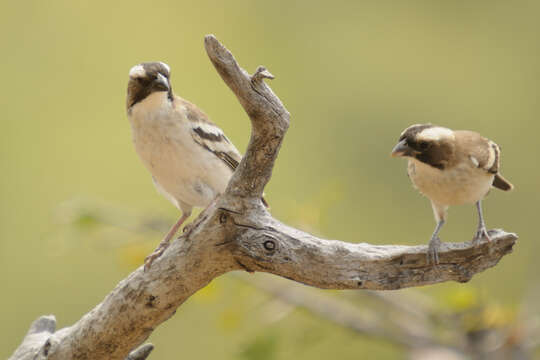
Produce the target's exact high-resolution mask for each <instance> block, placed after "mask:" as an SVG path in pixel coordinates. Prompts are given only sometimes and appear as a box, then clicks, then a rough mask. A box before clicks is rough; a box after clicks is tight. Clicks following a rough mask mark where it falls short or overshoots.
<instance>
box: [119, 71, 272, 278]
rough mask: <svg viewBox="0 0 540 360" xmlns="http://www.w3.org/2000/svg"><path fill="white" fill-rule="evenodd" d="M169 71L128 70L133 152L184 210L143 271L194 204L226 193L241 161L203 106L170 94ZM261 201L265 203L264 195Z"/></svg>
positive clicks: (159, 186) (207, 202)
mask: <svg viewBox="0 0 540 360" xmlns="http://www.w3.org/2000/svg"><path fill="white" fill-rule="evenodd" d="M170 70H171V69H170V67H169V65H167V64H165V63H164V62H160V61H157V62H144V63H140V64H138V65H135V66H133V67H132V68H131V69H130V71H129V80H128V86H127V97H126V109H127V116H128V119H129V122H130V124H131V130H132V139H133V143H134V145H135V150H136V152H137V154H138V155H139V158H140V159H141V161H142V163H143V164H144V166H145V167H146V168H147V170H148V171H149V172H150V174H151V175H152V180H153V183H154V185H155V187H156V188H157V190H158V192H159V193H161V194H162V195H164V196H165V198H167V199H168V200H169V201H170V202H171V203H172V204H173V205H174V206H176V207H177V208H178V209H179V210H181V212H182V214H181V216H180V218H179V219H178V221H177V222H176V223H175V224H174V225H173V226H172V227H171V228H170V230H169V231H168V233H167V234H166V235H165V237H164V238H163V240H162V241H161V242H160V243H159V245H158V247H157V248H156V249H155V250H154V252H153V253H152V254H150V255H149V256H147V257H146V258H145V266H144V269H145V270H146V269H148V268H149V267H150V266H151V264H152V262H153V261H154V260H155V259H156V258H158V257H159V256H161V254H162V253H163V252H164V251H165V249H166V248H167V247H168V245H169V243H170V240H171V238H172V237H173V236H174V235H175V234H176V232H177V231H178V229H179V228H180V227H181V226H182V224H183V223H184V222H185V221H186V220H187V219H188V218H189V216H190V215H191V212H192V209H193V208H194V207H201V208H206V207H208V206H209V205H210V204H211V202H212V201H213V200H214V199H215V198H216V197H217V196H218V195H220V194H221V193H223V192H224V191H225V188H226V187H227V184H228V182H229V180H230V178H231V176H232V174H233V172H234V170H235V169H236V167H237V166H238V164H239V163H240V161H241V159H242V155H241V154H240V152H239V151H238V149H237V148H236V147H235V146H234V145H233V144H232V142H231V141H230V140H229V139H228V138H227V137H226V136H225V134H224V133H223V131H222V130H221V129H220V128H219V127H217V126H216V125H215V124H214V123H212V122H211V121H210V119H209V118H208V116H207V115H206V114H205V113H204V112H203V111H202V110H200V109H199V108H198V107H197V106H196V105H194V104H193V103H191V102H189V101H187V100H185V99H183V98H181V97H180V96H178V95H176V94H175V93H174V92H173V90H172V86H171V81H170V74H171V71H170ZM262 202H263V204H264V205H265V206H267V203H266V201H265V200H264V198H262ZM185 229H186V228H184V230H185Z"/></svg>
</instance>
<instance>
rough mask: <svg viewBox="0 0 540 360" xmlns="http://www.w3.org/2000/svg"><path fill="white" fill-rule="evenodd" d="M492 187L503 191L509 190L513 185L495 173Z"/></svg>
mask: <svg viewBox="0 0 540 360" xmlns="http://www.w3.org/2000/svg"><path fill="white" fill-rule="evenodd" d="M493 187H496V188H497V189H501V190H503V191H509V190H512V189H513V188H514V185H512V184H511V183H510V182H509V181H508V180H506V179H505V178H503V177H502V175H501V174H495V178H494V179H493Z"/></svg>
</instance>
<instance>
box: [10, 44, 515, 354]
mask: <svg viewBox="0 0 540 360" xmlns="http://www.w3.org/2000/svg"><path fill="white" fill-rule="evenodd" d="M205 46H206V50H207V52H208V56H209V57H210V59H211V61H212V63H213V64H214V66H215V67H216V69H217V71H218V72H219V74H220V75H221V77H222V78H223V80H224V81H225V83H227V85H228V86H229V87H230V88H231V90H232V91H233V92H234V93H235V94H236V96H237V97H238V100H239V101H240V103H241V104H242V106H243V107H244V109H245V110H246V112H247V113H248V115H249V117H250V118H251V122H252V136H251V140H250V142H249V145H248V148H247V151H246V154H245V156H244V158H243V159H242V161H241V163H240V165H239V167H238V168H237V170H236V172H235V174H234V175H233V177H232V179H231V181H230V183H229V186H228V188H227V190H226V191H225V193H224V194H223V195H222V196H221V197H219V198H218V199H217V200H216V201H215V202H214V204H213V205H212V206H210V207H209V208H208V209H206V211H205V212H203V213H202V214H201V215H200V216H199V217H198V218H197V219H196V220H195V221H194V222H193V223H192V224H191V226H190V227H189V228H190V230H188V231H187V232H186V233H184V234H183V235H182V236H181V237H180V239H178V240H177V241H174V242H173V243H172V244H171V246H170V247H169V248H168V249H167V250H166V251H165V253H164V254H163V255H162V256H161V257H160V258H158V259H157V260H156V261H155V262H154V263H153V264H152V267H151V268H150V270H149V271H146V272H143V270H142V267H141V268H139V269H137V270H135V271H134V272H133V273H132V274H130V275H129V276H128V277H127V278H126V279H124V280H122V281H121V282H120V283H119V284H118V285H117V286H116V288H115V289H114V290H113V291H111V293H110V294H108V295H107V297H106V298H105V299H104V300H103V301H102V302H101V303H100V304H98V305H97V306H96V307H95V308H94V309H93V310H91V311H90V312H89V313H87V314H86V315H85V316H83V317H82V318H81V319H80V320H79V321H78V322H77V323H75V324H74V325H72V326H70V327H68V328H64V329H61V330H59V331H57V332H55V333H53V334H52V335H50V336H48V335H47V334H50V332H49V333H47V332H45V333H43V336H42V337H40V338H39V341H38V343H40V344H42V345H41V346H38V344H37V343H33V344H34V345H32V346H31V347H28V348H29V349H30V348H31V349H32V350H31V351H27V352H25V353H22V352H19V350H20V349H19V350H17V351H16V352H15V354H14V356H13V357H12V360H15V359H17V360H19V359H34V357H33V356H31V355H32V353H33V354H34V356H37V355H38V353H39V354H40V355H39V356H43V357H42V358H43V359H48V360H60V359H61V360H67V359H77V360H84V359H93V360H100V359H108V360H120V359H125V358H126V357H127V356H129V354H130V352H132V350H133V349H134V348H136V347H138V346H139V345H140V344H142V343H143V342H144V341H145V340H146V339H147V338H148V336H149V335H150V334H151V333H152V331H153V330H154V329H155V328H156V327H157V326H159V324H161V323H162V322H163V321H165V320H167V319H169V318H170V317H171V316H172V315H174V313H175V311H176V309H177V308H178V307H179V306H180V305H181V304H182V303H183V302H184V301H186V300H187V299H188V298H189V297H190V296H191V295H193V294H194V293H195V292H197V291H198V290H199V289H201V288H202V287H204V286H206V285H207V284H208V283H209V282H210V281H212V280H213V279H214V278H216V277H218V276H220V275H222V274H224V273H226V272H229V271H232V270H246V271H264V272H268V273H272V274H275V275H279V276H282V277H285V278H288V279H292V280H295V281H298V282H302V283H305V284H308V285H312V286H316V287H319V288H325V289H376V290H386V289H400V288H403V287H410V286H421V285H427V284H434V283H438V282H442V281H449V280H454V281H460V282H464V281H468V280H469V279H471V277H472V276H473V275H474V274H476V273H478V272H480V271H483V270H485V269H487V268H489V267H492V266H494V265H496V264H497V262H498V261H499V260H500V259H501V258H502V257H503V256H504V255H506V254H508V253H510V252H511V251H512V247H513V245H514V244H515V242H516V239H517V236H516V235H515V234H511V233H506V232H504V231H502V230H493V231H492V232H491V234H490V235H491V238H492V239H493V241H492V242H491V243H487V242H484V243H481V244H480V245H479V246H477V247H475V246H473V245H472V244H471V243H469V242H467V243H457V244H444V245H443V246H442V247H441V250H440V253H439V257H440V265H439V266H437V267H432V266H428V265H427V264H426V246H397V245H385V246H378V245H370V244H367V243H359V244H351V243H345V242H341V241H336V240H325V239H319V238H317V237H314V236H312V235H310V234H307V233H304V232H302V231H300V230H297V229H294V228H291V227H288V226H286V225H284V224H282V223H280V222H279V221H277V220H275V219H273V218H272V217H271V216H270V214H269V213H268V212H267V211H266V209H265V208H264V207H263V206H262V205H261V201H260V200H259V198H260V196H261V195H262V192H263V190H264V187H265V185H266V184H267V183H268V181H269V180H270V177H271V173H272V168H273V164H274V161H275V159H276V157H277V154H278V151H279V148H280V146H281V143H282V140H283V137H284V135H285V132H286V130H287V128H288V125H289V113H288V112H287V110H286V109H285V108H284V106H283V104H282V103H281V101H280V100H279V99H278V98H277V96H276V95H275V94H274V93H273V92H272V90H271V89H270V87H268V86H267V85H266V84H265V83H264V81H263V79H264V78H272V77H273V75H272V74H270V73H269V72H268V71H267V70H266V69H264V68H262V67H259V69H258V70H257V71H256V72H255V74H254V75H253V76H249V75H248V74H247V72H246V71H245V70H243V69H242V68H241V67H240V66H239V65H238V63H237V62H236V60H235V59H234V57H233V56H232V54H231V53H230V52H229V51H228V50H227V49H226V48H225V47H224V46H223V45H221V44H220V43H219V42H218V41H217V39H216V38H215V37H214V36H211V35H209V36H207V37H206V38H205ZM51 331H52V330H51ZM27 338H28V336H27ZM27 338H25V341H24V342H23V345H24V344H25V343H27V342H28V341H30V340H27ZM44 349H46V351H45V350H44ZM40 351H41V352H40ZM45 353H46V354H45ZM18 354H22V355H20V356H19V355H18ZM41 354H42V355H41Z"/></svg>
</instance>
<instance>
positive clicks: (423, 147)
mask: <svg viewBox="0 0 540 360" xmlns="http://www.w3.org/2000/svg"><path fill="white" fill-rule="evenodd" d="M428 146H429V144H428V143H427V142H426V141H420V142H419V143H418V148H420V150H426V149H427V148H428Z"/></svg>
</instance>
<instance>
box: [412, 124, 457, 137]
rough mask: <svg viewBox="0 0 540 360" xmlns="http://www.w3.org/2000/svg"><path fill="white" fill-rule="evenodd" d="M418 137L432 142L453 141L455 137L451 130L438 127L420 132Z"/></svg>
mask: <svg viewBox="0 0 540 360" xmlns="http://www.w3.org/2000/svg"><path fill="white" fill-rule="evenodd" d="M418 135H419V136H418V137H419V138H421V139H423V140H432V141H438V140H441V139H443V138H447V139H448V138H450V139H453V138H454V137H455V136H454V132H453V131H452V130H450V129H448V128H444V127H439V126H435V127H431V128H427V129H425V130H422V131H421V132H420V134H418Z"/></svg>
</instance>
